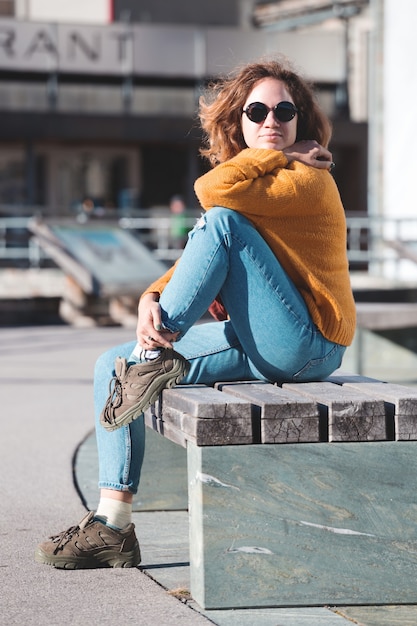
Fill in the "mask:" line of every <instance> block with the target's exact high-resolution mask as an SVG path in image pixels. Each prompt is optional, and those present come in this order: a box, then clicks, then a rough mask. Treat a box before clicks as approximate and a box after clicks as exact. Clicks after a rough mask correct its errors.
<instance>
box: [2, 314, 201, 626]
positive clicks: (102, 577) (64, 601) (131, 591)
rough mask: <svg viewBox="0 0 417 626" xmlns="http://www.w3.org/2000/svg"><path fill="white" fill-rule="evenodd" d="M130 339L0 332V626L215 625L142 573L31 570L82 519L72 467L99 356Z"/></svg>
mask: <svg viewBox="0 0 417 626" xmlns="http://www.w3.org/2000/svg"><path fill="white" fill-rule="evenodd" d="M130 337H131V331H129V332H128V331H126V330H120V329H100V330H96V329H93V330H75V329H72V328H70V327H65V326H62V327H59V326H57V327H50V328H47V327H35V328H7V329H6V328H2V329H0V354H1V360H0V368H1V387H2V398H3V404H2V409H1V418H0V419H1V435H0V473H1V477H2V480H1V487H0V494H1V497H0V507H1V508H0V545H1V550H0V624H4V625H5V626H6V625H7V626H12V625H15V624H16V625H19V626H31V625H32V624H33V625H35V624H36V625H37V626H52V625H53V626H60V625H61V624H62V625H64V624H65V625H66V626H68V625H71V626H72V625H74V626H75V625H78V624H79V625H80V626H81V625H84V624H86V623H90V624H103V625H105V624H118V625H119V626H124V625H125V624H126V625H127V624H138V623H140V624H144V625H146V626H147V625H149V626H151V625H156V624H157V625H158V626H159V625H161V626H163V625H167V626H168V625H169V626H175V625H178V626H186V625H187V624H188V625H190V626H197V625H200V624H201V625H203V624H208V623H210V622H209V620H207V619H206V618H205V617H203V616H201V615H200V614H199V613H197V612H195V611H194V610H193V609H192V608H190V607H188V606H186V605H185V604H184V603H182V602H181V601H179V600H178V599H176V598H175V597H173V596H171V595H169V594H168V593H167V592H166V591H165V590H164V589H163V588H162V587H161V586H160V585H158V584H157V583H156V582H154V581H153V580H152V579H151V578H150V577H149V576H147V575H146V574H145V573H143V572H141V571H139V570H137V569H132V570H120V569H119V570H118V569H114V570H113V569H101V570H84V571H74V572H67V571H59V570H55V569H54V568H51V567H48V566H42V565H39V564H37V563H35V561H34V559H33V552H34V549H35V546H36V545H37V543H38V542H39V541H40V540H43V539H44V538H46V537H48V536H49V535H50V534H53V533H55V532H59V531H61V530H64V529H65V528H68V527H69V526H71V525H73V524H75V523H77V522H78V521H79V520H80V519H81V518H82V517H83V516H84V514H85V509H84V507H83V505H82V503H81V500H80V498H79V496H78V494H77V492H76V490H75V488H74V483H73V468H72V461H73V456H74V452H75V450H76V448H77V446H78V445H79V444H80V442H81V441H82V440H83V439H84V438H85V436H86V435H87V434H88V432H89V431H90V430H91V428H92V427H93V422H92V415H93V413H92V394H91V384H92V377H93V374H92V372H93V366H94V361H95V358H96V356H97V355H98V354H99V353H100V352H102V351H103V350H104V349H106V348H107V347H109V346H111V345H113V344H115V343H120V342H122V341H125V340H127V339H129V338H130Z"/></svg>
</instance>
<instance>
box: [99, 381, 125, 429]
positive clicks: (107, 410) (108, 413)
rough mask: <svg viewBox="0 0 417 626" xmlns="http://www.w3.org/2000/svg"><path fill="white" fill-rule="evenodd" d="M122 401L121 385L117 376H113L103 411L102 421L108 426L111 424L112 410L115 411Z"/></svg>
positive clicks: (112, 418)
mask: <svg viewBox="0 0 417 626" xmlns="http://www.w3.org/2000/svg"><path fill="white" fill-rule="evenodd" d="M113 385H114V387H113ZM122 401H123V398H122V383H121V381H120V379H119V378H118V377H117V376H113V378H112V379H111V381H110V383H109V397H108V398H107V402H106V406H105V407H104V411H103V417H104V420H105V421H106V422H107V423H108V424H113V422H114V409H117V408H118V407H119V406H120V405H121V404H122Z"/></svg>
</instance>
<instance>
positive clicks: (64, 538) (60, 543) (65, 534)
mask: <svg viewBox="0 0 417 626" xmlns="http://www.w3.org/2000/svg"><path fill="white" fill-rule="evenodd" d="M80 530H81V528H80V525H79V524H77V525H76V526H71V527H70V528H68V529H67V530H63V531H62V533H59V535H53V536H52V537H50V538H51V539H52V541H53V542H57V545H56V547H55V549H54V554H57V552H58V551H59V550H61V549H62V548H63V547H64V546H65V545H66V544H67V543H68V542H69V541H71V539H72V538H73V536H74V535H78V534H79V532H80Z"/></svg>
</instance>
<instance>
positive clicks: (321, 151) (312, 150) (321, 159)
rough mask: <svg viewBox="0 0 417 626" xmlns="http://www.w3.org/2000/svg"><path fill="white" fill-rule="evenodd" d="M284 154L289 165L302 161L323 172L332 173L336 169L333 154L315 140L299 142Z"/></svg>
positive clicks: (286, 149)
mask: <svg viewBox="0 0 417 626" xmlns="http://www.w3.org/2000/svg"><path fill="white" fill-rule="evenodd" d="M283 153H284V154H285V156H286V157H287V159H288V162H289V163H291V161H300V163H304V165H311V166H312V167H317V168H318V169H321V170H330V171H331V170H332V169H333V168H334V163H333V160H332V153H331V152H330V151H329V150H327V148H323V146H321V145H320V144H319V143H318V142H317V141H314V140H313V139H311V140H310V139H306V140H303V141H297V143H294V144H293V145H292V146H289V147H288V148H284V150H283Z"/></svg>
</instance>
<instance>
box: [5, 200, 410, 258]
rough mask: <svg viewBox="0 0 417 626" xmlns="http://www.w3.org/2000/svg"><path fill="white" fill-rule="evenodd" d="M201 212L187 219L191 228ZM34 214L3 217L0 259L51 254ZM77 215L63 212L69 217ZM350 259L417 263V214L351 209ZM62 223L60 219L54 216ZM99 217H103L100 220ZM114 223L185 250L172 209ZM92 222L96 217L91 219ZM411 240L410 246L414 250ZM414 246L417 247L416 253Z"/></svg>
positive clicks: (158, 247) (156, 247)
mask: <svg viewBox="0 0 417 626" xmlns="http://www.w3.org/2000/svg"><path fill="white" fill-rule="evenodd" d="M196 217H197V213H196V214H195V215H192V216H190V217H186V218H185V219H184V224H186V226H187V228H189V229H191V228H192V227H193V226H194V224H195V221H196ZM31 219H32V217H29V216H28V217H0V263H1V264H2V266H3V267H5V266H9V267H13V266H16V265H19V264H26V265H27V266H28V267H41V265H42V263H43V262H44V261H45V259H48V256H47V254H46V253H45V252H44V251H43V250H42V249H41V247H40V246H39V244H38V243H37V241H36V239H35V238H34V237H33V236H32V233H31V232H30V229H29V227H28V224H29V221H30V220H31ZM69 220H73V223H74V225H76V224H77V221H76V218H75V217H74V216H72V217H71V218H68V217H67V218H65V223H68V221H69ZM346 221H347V243H348V251H347V252H348V259H349V263H350V267H351V269H352V270H355V269H366V268H367V267H368V266H369V264H371V263H372V264H374V267H375V265H377V264H381V267H382V264H383V263H385V262H387V261H391V262H392V261H393V260H397V261H398V262H399V261H400V260H401V259H402V258H408V259H409V260H411V261H415V262H416V263H417V218H409V217H404V218H382V217H370V216H367V215H357V214H347V216H346ZM53 222H54V223H58V222H59V220H58V219H53ZM98 223H100V222H98ZM106 223H111V224H112V225H114V226H119V227H120V228H122V229H125V230H129V231H131V232H132V233H133V234H134V235H135V236H136V237H138V238H139V239H140V241H141V242H143V243H145V244H146V245H147V246H148V247H149V250H150V251H151V253H152V254H153V255H154V257H155V258H157V259H159V260H162V261H167V262H170V261H171V262H172V261H175V260H176V259H177V258H178V257H179V256H180V255H181V248H178V247H176V245H175V241H174V240H173V236H172V233H171V229H172V218H171V216H170V214H169V212H168V211H167V212H165V213H164V214H156V215H155V214H154V215H152V213H151V212H147V213H146V214H145V215H144V216H143V217H121V218H113V219H112V220H111V222H110V221H109V220H106ZM91 224H93V222H91ZM410 246H411V252H410ZM413 246H414V250H416V253H415V254H414V253H413V251H412V250H413Z"/></svg>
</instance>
